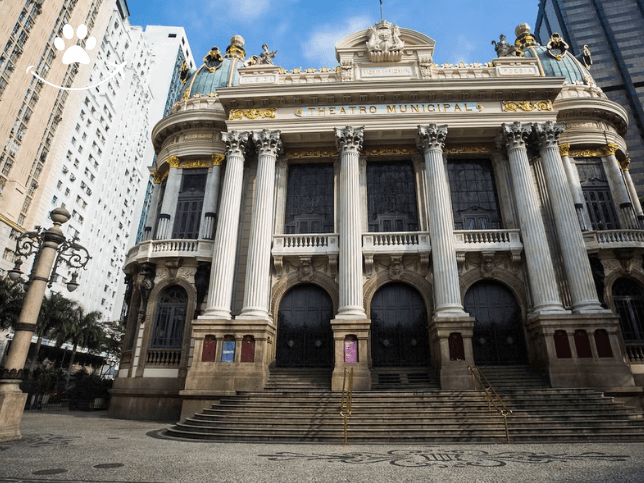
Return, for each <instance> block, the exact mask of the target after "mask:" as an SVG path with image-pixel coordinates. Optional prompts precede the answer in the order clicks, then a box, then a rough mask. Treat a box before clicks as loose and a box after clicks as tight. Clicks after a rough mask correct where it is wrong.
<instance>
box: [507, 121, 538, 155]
mask: <svg viewBox="0 0 644 483" xmlns="http://www.w3.org/2000/svg"><path fill="white" fill-rule="evenodd" d="M531 133H532V126H530V125H522V124H521V123H520V122H519V121H516V122H514V123H512V124H506V123H503V124H501V139H500V143H499V144H500V145H501V146H502V147H505V148H506V149H507V150H508V151H510V150H512V149H517V148H525V144H526V141H527V140H528V138H529V137H530V134H531Z"/></svg>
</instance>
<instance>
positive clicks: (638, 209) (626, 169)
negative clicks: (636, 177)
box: [619, 158, 644, 229]
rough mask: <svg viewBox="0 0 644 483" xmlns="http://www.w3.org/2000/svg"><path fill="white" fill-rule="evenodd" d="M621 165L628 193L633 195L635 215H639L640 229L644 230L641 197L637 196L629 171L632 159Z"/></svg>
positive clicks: (627, 159)
mask: <svg viewBox="0 0 644 483" xmlns="http://www.w3.org/2000/svg"><path fill="white" fill-rule="evenodd" d="M619 165H620V167H621V168H622V174H623V175H624V181H625V182H626V188H628V193H629V194H630V195H631V201H632V202H633V208H634V209H635V214H636V215H637V221H638V222H639V228H640V229H641V228H644V212H643V211H642V204H641V203H640V199H639V196H638V195H637V189H635V183H633V178H631V172H630V171H629V168H630V166H631V158H626V159H625V160H624V161H622V162H621V163H620V164H619Z"/></svg>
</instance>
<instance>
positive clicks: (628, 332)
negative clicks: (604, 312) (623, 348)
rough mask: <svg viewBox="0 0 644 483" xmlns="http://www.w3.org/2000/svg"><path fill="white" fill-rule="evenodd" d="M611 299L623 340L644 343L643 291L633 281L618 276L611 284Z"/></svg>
mask: <svg viewBox="0 0 644 483" xmlns="http://www.w3.org/2000/svg"><path fill="white" fill-rule="evenodd" d="M613 301H614V302H615V308H616V309H617V315H619V325H620V327H621V329H622V336H623V337H624V342H626V343H629V342H633V343H638V344H641V343H644V291H643V290H642V288H641V287H640V286H639V284H637V283H636V282H635V281H633V280H630V279H628V278H620V279H617V280H616V281H615V283H614V284H613Z"/></svg>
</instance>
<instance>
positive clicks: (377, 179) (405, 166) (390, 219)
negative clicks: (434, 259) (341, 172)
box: [367, 161, 418, 233]
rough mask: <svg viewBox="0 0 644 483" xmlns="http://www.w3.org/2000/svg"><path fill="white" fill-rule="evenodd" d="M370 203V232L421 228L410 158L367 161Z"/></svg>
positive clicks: (368, 204)
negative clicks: (404, 159)
mask: <svg viewBox="0 0 644 483" xmlns="http://www.w3.org/2000/svg"><path fill="white" fill-rule="evenodd" d="M367 206H368V208H367V213H368V217H369V232H372V233H374V232H375V233H377V232H405V231H418V206H417V203H416V182H415V179H414V167H413V165H412V163H411V161H393V162H392V161H384V162H383V161H380V162H370V163H367Z"/></svg>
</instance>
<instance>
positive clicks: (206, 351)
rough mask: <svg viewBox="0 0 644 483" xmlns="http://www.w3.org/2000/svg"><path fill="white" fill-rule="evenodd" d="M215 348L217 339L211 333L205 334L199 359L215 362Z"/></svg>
mask: <svg viewBox="0 0 644 483" xmlns="http://www.w3.org/2000/svg"><path fill="white" fill-rule="evenodd" d="M216 348H217V339H215V337H214V336H212V335H207V336H206V338H205V339H204V341H203V352H202V353H201V360H202V361H203V362H215V349H216Z"/></svg>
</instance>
